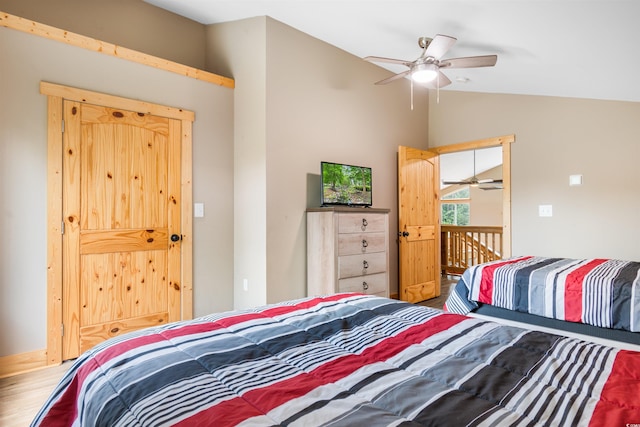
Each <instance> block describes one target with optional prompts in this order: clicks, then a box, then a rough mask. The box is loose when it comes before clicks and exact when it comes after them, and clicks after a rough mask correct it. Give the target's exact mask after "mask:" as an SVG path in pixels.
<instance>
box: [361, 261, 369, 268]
mask: <svg viewBox="0 0 640 427" xmlns="http://www.w3.org/2000/svg"><path fill="white" fill-rule="evenodd" d="M362 268H364V269H367V268H369V263H368V262H367V261H366V260H364V261H362Z"/></svg>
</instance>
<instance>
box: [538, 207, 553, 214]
mask: <svg viewBox="0 0 640 427" xmlns="http://www.w3.org/2000/svg"><path fill="white" fill-rule="evenodd" d="M538 215H539V216H553V207H552V206H551V205H540V206H538Z"/></svg>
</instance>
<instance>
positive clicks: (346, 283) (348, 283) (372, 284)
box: [338, 273, 387, 294]
mask: <svg viewBox="0 0 640 427" xmlns="http://www.w3.org/2000/svg"><path fill="white" fill-rule="evenodd" d="M386 291H387V274H386V273H378V274H371V275H368V276H360V277H351V278H349V279H341V280H338V292H360V293H363V294H379V293H385V292H386Z"/></svg>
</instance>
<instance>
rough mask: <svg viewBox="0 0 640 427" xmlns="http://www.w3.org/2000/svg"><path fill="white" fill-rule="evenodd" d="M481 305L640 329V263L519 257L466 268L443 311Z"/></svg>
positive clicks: (465, 311)
mask: <svg viewBox="0 0 640 427" xmlns="http://www.w3.org/2000/svg"><path fill="white" fill-rule="evenodd" d="M479 303H480V304H490V305H493V306H496V307H501V308H504V309H507V310H514V311H519V312H523V313H529V314H535V315H538V316H544V317H547V318H551V319H558V320H563V321H568V322H579V323H584V324H588V325H593V326H598V327H601V328H610V329H619V330H624V331H631V332H640V262H632V261H623V260H614V259H569V258H548V257H535V256H523V257H514V258H510V259H506V260H498V261H492V262H489V263H485V264H480V265H475V266H472V267H469V268H468V269H467V270H466V271H465V272H464V273H463V274H462V277H461V278H460V280H459V281H458V283H457V284H456V285H455V287H454V289H453V290H452V292H451V294H450V295H449V297H448V298H447V301H446V303H445V310H446V311H449V312H452V313H459V314H467V313H469V312H471V311H473V310H475V309H476V308H478V306H479Z"/></svg>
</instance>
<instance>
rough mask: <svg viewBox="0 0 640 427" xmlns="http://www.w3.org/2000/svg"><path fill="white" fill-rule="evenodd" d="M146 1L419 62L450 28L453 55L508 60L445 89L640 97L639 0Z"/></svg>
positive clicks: (460, 74)
mask: <svg viewBox="0 0 640 427" xmlns="http://www.w3.org/2000/svg"><path fill="white" fill-rule="evenodd" d="M145 1H147V2H148V3H150V4H154V5H156V6H159V7H161V8H164V9H167V10H170V11H172V12H175V13H177V14H179V15H183V16H186V17H188V18H190V19H193V20H195V21H198V22H201V23H203V24H212V23H219V22H227V21H234V20H238V19H244V18H250V17H255V16H264V15H266V16H270V17H272V18H274V19H276V20H278V21H280V22H283V23H285V24H287V25H289V26H291V27H294V28H296V29H298V30H300V31H302V32H305V33H307V34H310V35H312V36H314V37H316V38H318V39H320V40H323V41H325V42H327V43H330V44H332V45H334V46H337V47H339V48H341V49H343V50H345V51H347V52H350V53H352V54H353V55H356V56H358V57H365V56H369V55H373V56H383V57H390V58H396V59H407V60H413V59H415V58H417V57H418V56H419V55H420V48H419V47H418V37H420V36H427V37H433V36H434V35H436V34H445V35H449V36H453V37H456V38H457V39H458V42H457V43H456V44H455V45H454V46H453V48H451V50H450V51H449V52H448V53H447V54H446V55H445V56H444V57H445V58H453V57H460V56H475V55H487V54H497V55H498V62H497V64H496V66H495V67H492V68H478V69H458V70H446V71H445V74H447V76H448V77H449V78H450V79H451V80H452V81H453V83H452V84H451V85H450V86H448V87H447V88H445V89H444V90H457V91H469V92H490V93H510V94H527V95H545V96H561V97H575V98H592V99H608V100H621V101H634V102H640V83H638V81H637V75H638V71H639V70H640V49H638V47H637V46H636V43H638V42H639V41H640V24H639V22H638V21H639V18H640V1H638V0H597V1H592V0H501V1H498V0H493V1H489V0H413V1H407V0H385V1H366V0H282V1H276V0H274V1H270V0H253V1H249V0H145ZM389 67H390V66H389ZM389 69H390V70H393V71H394V72H399V71H403V70H404V69H405V68H404V67H402V66H400V67H399V68H391V67H390V68H389ZM458 78H467V79H469V80H468V82H466V83H463V82H459V81H457V80H456V79H458ZM372 84H373V82H372ZM390 84H393V83H390Z"/></svg>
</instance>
